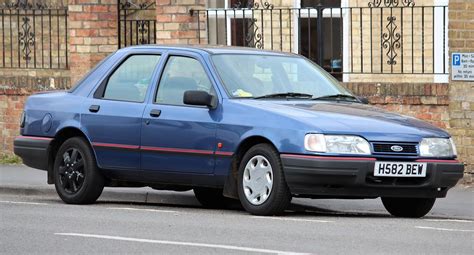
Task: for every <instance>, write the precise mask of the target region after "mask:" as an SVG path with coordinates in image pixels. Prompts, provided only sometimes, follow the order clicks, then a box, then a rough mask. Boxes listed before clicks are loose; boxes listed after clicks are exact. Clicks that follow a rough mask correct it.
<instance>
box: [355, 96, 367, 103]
mask: <svg viewBox="0 0 474 255" xmlns="http://www.w3.org/2000/svg"><path fill="white" fill-rule="evenodd" d="M357 99H359V101H360V102H361V103H363V104H369V99H368V98H367V97H357Z"/></svg>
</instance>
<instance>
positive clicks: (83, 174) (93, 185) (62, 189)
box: [54, 137, 104, 204]
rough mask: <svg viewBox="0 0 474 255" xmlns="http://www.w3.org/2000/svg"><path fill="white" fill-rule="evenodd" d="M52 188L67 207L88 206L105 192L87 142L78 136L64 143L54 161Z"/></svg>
mask: <svg viewBox="0 0 474 255" xmlns="http://www.w3.org/2000/svg"><path fill="white" fill-rule="evenodd" d="M54 185H55V187H56V192H57V193H58V195H59V197H60V198H61V199H62V200H63V201H64V202H66V203H68V204H90V203H93V202H95V201H96V200H97V198H99V196H100V194H101V193H102V190H103V189H104V177H103V176H102V175H101V174H100V173H99V169H98V168H97V164H96V161H95V158H94V155H93V154H92V150H91V149H90V147H89V145H88V143H87V141H86V140H85V139H83V138H81V137H73V138H70V139H68V140H66V141H65V142H64V143H63V144H62V145H61V147H60V148H59V150H58V153H57V154H56V158H55V160H54Z"/></svg>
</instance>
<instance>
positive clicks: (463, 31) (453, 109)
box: [449, 0, 474, 182]
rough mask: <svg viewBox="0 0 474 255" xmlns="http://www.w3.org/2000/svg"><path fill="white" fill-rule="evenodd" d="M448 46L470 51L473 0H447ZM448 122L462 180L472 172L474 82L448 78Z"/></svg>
mask: <svg viewBox="0 0 474 255" xmlns="http://www.w3.org/2000/svg"><path fill="white" fill-rule="evenodd" d="M449 50H450V52H474V2H473V1H461V0H450V1H449ZM449 98H450V103H449V117H450V120H449V124H450V132H451V134H452V135H453V136H454V140H455V142H456V145H457V149H458V153H459V156H460V158H461V159H462V160H463V161H464V162H466V176H465V180H466V181H469V182H472V178H473V173H474V153H473V152H474V127H473V125H474V121H473V120H474V82H459V81H450V88H449Z"/></svg>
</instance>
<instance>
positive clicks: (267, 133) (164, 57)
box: [14, 46, 464, 217]
mask: <svg viewBox="0 0 474 255" xmlns="http://www.w3.org/2000/svg"><path fill="white" fill-rule="evenodd" d="M20 132H21V136H19V137H17V138H16V139H15V141H14V150H15V153H16V154H17V155H18V156H20V157H21V158H22V159H23V162H24V163H25V164H26V165H28V166H30V167H33V168H37V169H42V170H46V171H47V173H48V180H47V181H48V183H49V184H54V185H55V187H56V190H57V193H58V194H59V196H60V198H61V199H62V200H63V201H64V202H66V203H72V204H87V203H93V202H95V201H96V200H97V198H98V197H99V196H100V194H101V192H102V190H103V188H104V186H107V187H123V186H128V187H145V186H149V187H151V188H153V189H158V190H175V191H186V190H191V189H193V190H194V193H195V195H196V198H197V199H198V200H199V202H200V203H202V204H203V205H204V206H205V207H212V208H216V207H225V206H227V205H229V203H231V202H232V201H235V199H239V200H240V203H241V204H242V206H243V208H244V209H245V210H247V211H248V212H250V213H252V214H256V215H277V214H281V213H282V212H283V211H284V210H285V209H286V208H287V207H288V206H289V204H290V201H291V199H292V197H305V198H361V199H362V198H378V197H381V198H382V202H383V204H384V206H385V208H386V209H387V210H388V212H390V213H391V214H392V215H394V216H398V217H422V216H424V215H426V214H427V213H428V212H429V211H430V210H431V208H432V207H433V204H434V203H435V200H436V198H441V197H445V196H446V194H447V191H448V190H449V189H450V188H451V187H453V186H454V185H456V183H457V182H458V180H459V179H460V178H461V177H462V176H463V170H464V167H463V164H461V163H459V162H458V161H457V160H456V148H455V146H454V144H453V141H452V140H451V138H450V135H449V134H448V133H446V132H445V131H443V130H441V129H439V128H437V127H434V126H432V125H430V124H427V123H425V122H422V121H420V120H417V119H415V118H412V117H407V116H402V115H398V114H395V113H390V112H386V111H384V110H382V109H379V108H376V107H373V106H370V105H367V104H366V100H364V99H363V98H358V97H355V96H353V95H352V94H351V93H350V92H349V91H347V90H346V89H345V88H344V87H342V86H341V85H340V84H339V82H338V81H337V80H335V79H334V78H333V77H332V76H331V75H329V74H328V73H327V72H325V71H324V70H323V69H322V68H320V67H319V66H317V65H316V64H314V63H312V62H311V61H309V60H308V59H306V58H304V57H301V56H298V55H294V54H287V53H281V52H272V51H261V50H255V49H249V48H235V47H210V46H209V47H191V46H183V47H178V46H135V47H129V48H125V49H121V50H119V51H117V52H115V53H113V54H111V55H110V56H109V57H107V58H106V59H104V60H103V61H102V62H101V63H99V64H98V65H97V67H95V68H94V69H93V70H92V71H91V72H90V73H89V74H87V75H86V76H85V77H84V78H83V79H82V80H81V81H80V82H78V84H77V85H76V86H75V87H74V88H72V89H71V90H69V91H61V92H44V93H38V94H35V95H33V96H30V97H29V99H28V100H27V102H26V105H25V109H24V114H23V116H22V119H21V131H20Z"/></svg>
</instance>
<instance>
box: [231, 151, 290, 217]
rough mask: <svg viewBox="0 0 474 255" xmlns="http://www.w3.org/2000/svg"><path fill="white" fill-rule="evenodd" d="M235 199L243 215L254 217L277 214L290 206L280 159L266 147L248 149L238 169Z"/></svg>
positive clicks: (288, 191) (288, 192) (275, 152)
mask: <svg viewBox="0 0 474 255" xmlns="http://www.w3.org/2000/svg"><path fill="white" fill-rule="evenodd" d="M238 176H239V178H238V186H237V187H238V195H239V200H240V203H241V204H242V206H243V207H244V208H245V210H246V211H248V212H250V213H252V214H255V215H277V214H281V213H282V212H283V211H284V210H285V209H286V208H288V206H289V205H290V202H291V193H290V190H289V189H288V186H287V184H286V181H285V176H284V173H283V167H282V164H281V160H280V155H279V154H278V152H277V151H276V150H275V149H274V148H273V146H271V145H269V144H258V145H255V146H253V147H252V148H250V149H249V150H248V151H247V152H246V153H245V155H244V157H243V158H242V161H241V162H240V166H239V175H238Z"/></svg>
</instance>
